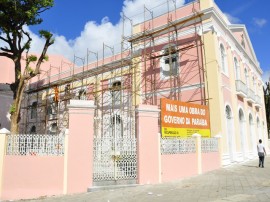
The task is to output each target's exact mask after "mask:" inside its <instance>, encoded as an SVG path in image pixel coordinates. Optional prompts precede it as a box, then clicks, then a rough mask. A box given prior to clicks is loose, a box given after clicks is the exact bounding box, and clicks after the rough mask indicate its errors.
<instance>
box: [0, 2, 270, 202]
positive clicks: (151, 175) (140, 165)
mask: <svg viewBox="0 0 270 202" xmlns="http://www.w3.org/2000/svg"><path fill="white" fill-rule="evenodd" d="M165 3H167V4H169V3H170V1H167V2H165ZM168 7H169V6H168ZM144 14H145V15H144V16H150V17H149V18H145V19H144V20H143V22H141V23H138V24H135V25H133V24H132V21H131V20H130V19H128V18H123V24H125V23H127V22H126V21H130V23H131V24H132V32H131V33H132V34H131V35H128V36H124V35H123V37H122V43H121V45H120V46H121V48H120V49H118V50H117V49H116V48H114V47H110V46H108V45H105V44H103V49H102V52H101V53H98V52H91V51H89V50H88V51H87V54H86V56H85V57H83V58H80V57H77V56H74V61H73V62H69V61H67V60H65V59H63V58H62V57H59V56H52V57H50V62H49V63H44V64H43V66H42V68H43V71H42V74H40V75H39V76H38V77H35V78H33V79H32V80H31V81H30V83H29V85H28V87H27V90H26V92H25V95H24V98H23V106H22V115H23V116H22V119H21V123H20V131H21V133H22V134H28V135H25V136H23V137H24V138H22V137H21V138H20V139H18V140H16V141H17V143H19V144H12V143H10V142H9V141H12V138H16V137H15V136H11V137H10V140H8V141H6V142H9V143H8V144H9V146H7V151H8V154H9V155H14V154H16V155H28V156H31V155H45V153H46V152H45V150H48V145H53V146H50V147H49V148H50V152H51V153H50V154H55V150H57V151H58V150H59V149H60V148H61V152H60V154H61V155H60V156H61V157H59V159H60V160H59V161H58V160H56V159H53V162H54V161H55V162H58V164H57V165H58V166H59V169H58V170H57V172H60V174H61V175H59V173H57V174H55V176H57V177H58V178H59V179H58V178H57V179H55V182H57V191H55V190H53V191H52V192H51V193H53V194H57V193H59V192H61V191H63V192H62V193H76V192H79V191H80V192H81V191H82V190H84V191H85V190H86V188H87V186H90V187H91V186H99V185H110V184H123V183H139V184H147V183H159V182H164V181H169V180H173V179H179V178H183V177H186V176H192V175H194V174H200V173H202V172H206V171H208V170H211V169H216V168H218V167H219V166H220V165H228V164H231V163H234V162H241V161H245V160H247V159H249V158H253V157H255V156H257V152H256V144H257V142H258V139H262V140H263V141H264V143H265V144H266V146H267V127H266V116H265V105H264V99H263V89H262V86H263V82H262V78H261V77H262V70H261V69H260V66H259V63H258V61H257V59H256V55H255V53H254V50H253V47H252V44H251V42H250V39H249V36H248V33H247V30H246V28H245V26H244V25H233V24H231V23H230V22H228V20H227V18H226V17H225V15H224V14H223V13H222V11H220V10H219V8H218V7H217V5H216V4H215V3H214V1H213V0H201V1H192V2H189V3H187V4H185V5H183V6H181V7H179V8H177V7H174V9H172V10H168V12H167V13H165V14H162V15H158V16H155V17H154V15H153V14H152V13H151V12H150V11H149V10H148V9H145V10H144ZM100 55H102V57H100ZM91 58H94V60H92V61H91ZM90 61H91V62H90ZM79 63H80V65H79ZM162 98H166V99H170V100H176V101H181V102H184V103H192V104H199V105H204V106H207V108H208V109H209V113H210V134H211V135H210V137H209V138H201V139H200V135H199V134H195V136H194V137H195V140H194V137H193V138H179V137H170V138H166V137H162V136H161V133H162V131H161V120H160V119H161V118H160V110H161V109H160V104H161V103H160V100H161V99H162ZM75 129H76V130H75ZM67 131H69V132H70V135H67V136H65V139H63V135H65V134H67V133H68V132H67ZM30 134H31V135H32V134H34V135H32V136H31V135H30ZM35 134H47V135H46V136H42V135H35ZM57 135H60V136H61V138H60V139H61V141H60V140H58V139H56V138H55V137H58V136H57ZM32 137H35V138H36V139H35V140H34V138H32ZM45 137H46V138H45ZM180 137H181V135H180ZM214 137H219V138H220V140H219V141H217V139H215V138H214ZM67 139H68V141H67ZM51 140H53V141H54V142H53V143H51V142H50V141H51ZM16 141H15V142H16ZM2 142H5V141H2ZM49 142H50V144H49ZM55 142H56V143H57V144H56V146H55ZM60 142H61V144H60ZM63 142H64V143H63ZM218 142H219V144H218ZM3 144H4V143H3ZM14 145H19V146H18V148H15V149H10V147H12V146H14ZM65 145H66V146H65ZM67 145H68V146H67ZM198 145H199V146H198ZM201 145H202V146H201ZM23 146H25V147H24V149H22V147H23ZM28 146H29V147H30V148H26V147H28ZM43 147H44V148H43ZM14 152H15V153H14ZM44 152H45V153H44ZM83 152H87V154H86V153H85V155H83V156H80V155H82V154H83ZM211 152H212V153H211ZM3 153H4V151H3ZM58 153H59V152H56V154H58ZM78 157H80V158H78ZM8 158H10V159H11V160H12V162H13V163H14V162H15V160H13V159H12V156H8ZM186 159H189V160H190V162H192V163H191V164H190V165H189V166H186V165H185V160H186ZM213 159H214V161H212V160H213ZM36 160H39V161H40V162H42V159H39V158H36V159H35V160H32V159H31V162H34V161H36ZM48 161H50V162H51V159H50V158H49V159H48ZM60 161H61V162H60ZM77 161H78V162H79V163H77ZM219 161H220V162H221V163H219ZM22 162H23V161H22ZM176 162H177V163H176ZM8 165H9V166H11V165H12V163H10V164H8ZM39 165H40V164H39ZM0 168H1V167H0ZM7 168H8V167H7ZM25 168H27V165H25ZM6 170H9V169H6ZM25 170H27V169H25ZM62 170H63V172H62ZM78 170H80V172H78ZM179 170H180V171H181V172H179ZM14 172H16V171H14ZM0 174H1V173H0ZM6 175H7V176H9V177H12V173H11V172H10V173H7V174H6ZM29 175H31V173H29ZM3 176H4V177H5V175H3ZM59 176H60V177H59ZM86 176H87V177H86ZM89 176H90V177H89ZM60 178H61V179H60ZM29 179H32V178H31V177H29ZM78 179H80V180H81V181H80V180H78ZM61 180H62V181H63V182H62V181H61ZM9 181H11V180H9V178H8V177H7V178H6V183H4V186H5V187H7V188H6V190H10V189H11V188H10V187H12V185H10V184H9V183H8V182H9ZM39 181H42V180H39ZM60 181H61V182H60ZM75 181H76V183H74V184H73V183H71V182H75ZM14 182H15V180H14ZM79 182H81V184H79ZM50 183H51V182H50ZM50 183H49V182H48V184H46V186H49V184H50ZM14 184H15V183H14ZM29 184H30V185H31V184H33V182H31V183H29ZM63 184H64V185H63ZM75 184H76V186H77V185H78V186H77V187H75ZM62 185H63V186H64V187H62ZM78 187H79V188H78ZM59 190H60V191H59ZM0 191H1V190H0ZM4 193H5V196H8V192H7V191H6V192H4ZM42 193H44V190H43V192H42ZM0 196H1V195H0ZM6 198H8V197H6Z"/></svg>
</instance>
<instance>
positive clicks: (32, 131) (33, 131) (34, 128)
mask: <svg viewBox="0 0 270 202" xmlns="http://www.w3.org/2000/svg"><path fill="white" fill-rule="evenodd" d="M36 133H37V131H36V126H32V127H31V130H30V134H36Z"/></svg>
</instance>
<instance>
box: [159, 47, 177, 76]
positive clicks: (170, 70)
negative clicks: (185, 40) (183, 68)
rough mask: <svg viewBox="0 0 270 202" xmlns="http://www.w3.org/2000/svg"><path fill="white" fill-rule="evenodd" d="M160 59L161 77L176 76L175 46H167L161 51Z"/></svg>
mask: <svg viewBox="0 0 270 202" xmlns="http://www.w3.org/2000/svg"><path fill="white" fill-rule="evenodd" d="M162 55H163V56H162V58H161V59H160V71H161V77H162V78H167V77H170V76H177V75H178V67H179V64H178V53H177V51H176V47H175V46H169V47H167V48H165V49H164V50H162Z"/></svg>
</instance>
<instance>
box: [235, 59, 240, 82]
mask: <svg viewBox="0 0 270 202" xmlns="http://www.w3.org/2000/svg"><path fill="white" fill-rule="evenodd" d="M234 69H235V79H236V80H240V67H239V64H238V60H237V59H236V58H234Z"/></svg>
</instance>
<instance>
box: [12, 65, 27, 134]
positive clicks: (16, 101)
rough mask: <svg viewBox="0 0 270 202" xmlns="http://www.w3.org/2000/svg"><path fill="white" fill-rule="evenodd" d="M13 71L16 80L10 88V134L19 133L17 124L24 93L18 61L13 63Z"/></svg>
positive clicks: (23, 80)
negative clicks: (11, 101) (11, 96)
mask: <svg viewBox="0 0 270 202" xmlns="http://www.w3.org/2000/svg"><path fill="white" fill-rule="evenodd" d="M15 71H16V72H17V73H16V78H15V83H13V87H12V88H11V89H12V91H13V103H12V111H11V112H10V113H11V129H10V130H11V131H10V132H11V134H18V133H19V122H20V118H21V113H20V112H21V102H22V97H23V93H24V89H25V87H26V84H25V77H24V76H23V75H22V74H21V72H20V71H21V63H20V61H15Z"/></svg>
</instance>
